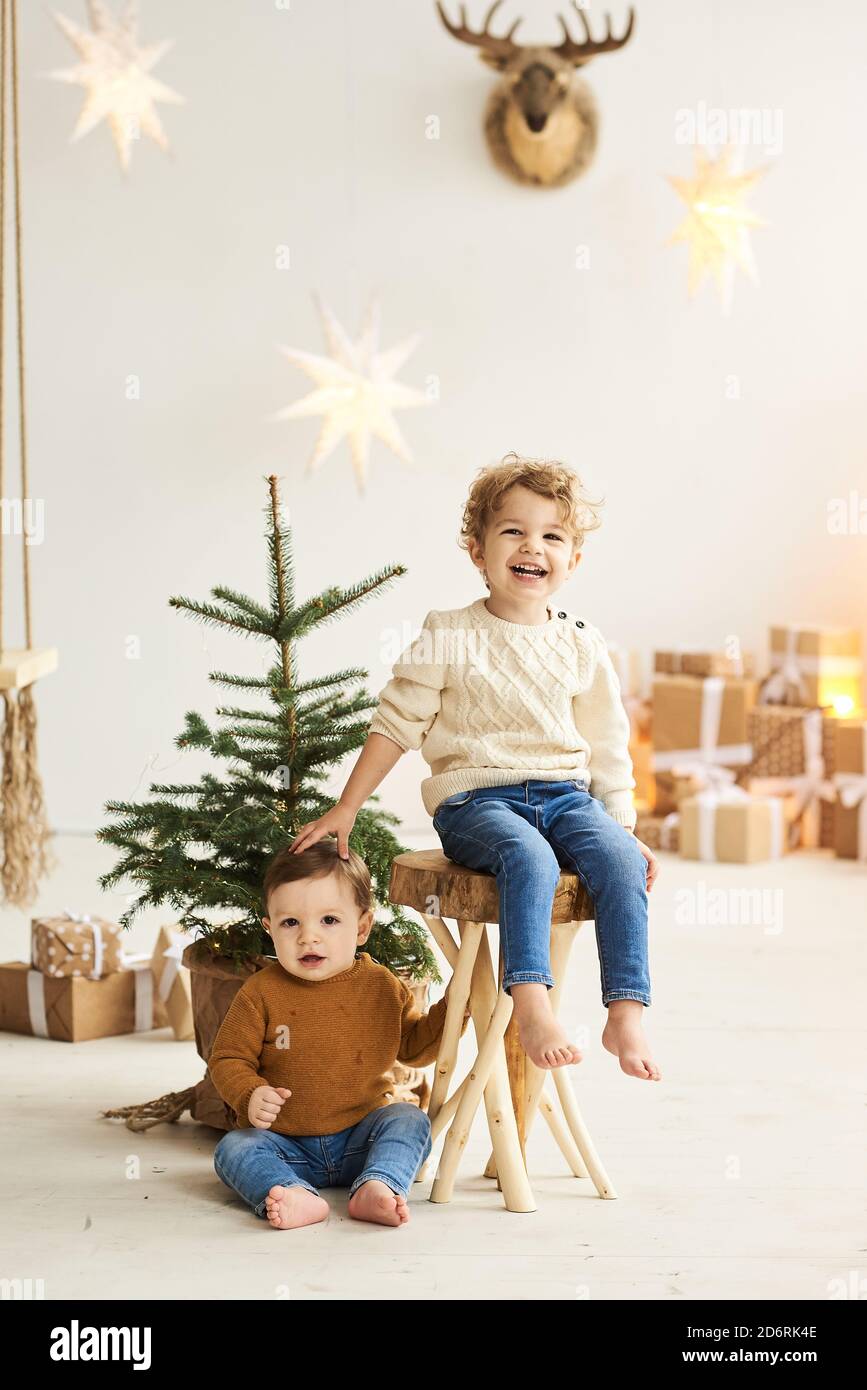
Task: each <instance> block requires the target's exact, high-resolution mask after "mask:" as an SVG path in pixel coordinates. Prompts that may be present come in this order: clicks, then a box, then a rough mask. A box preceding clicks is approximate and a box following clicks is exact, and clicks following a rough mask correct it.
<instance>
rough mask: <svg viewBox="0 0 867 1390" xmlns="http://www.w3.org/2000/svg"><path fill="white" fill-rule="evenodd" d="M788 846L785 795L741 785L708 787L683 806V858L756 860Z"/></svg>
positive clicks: (771, 856) (773, 856)
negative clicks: (762, 794)
mask: <svg viewBox="0 0 867 1390" xmlns="http://www.w3.org/2000/svg"><path fill="white" fill-rule="evenodd" d="M785 849H786V824H785V813H784V806H783V801H782V798H781V797H778V796H767V797H754V796H750V795H749V794H748V793H747V792H745V791H744V790H743V788H741V787H733V788H732V787H730V788H728V789H726V790H724V791H722V792H720V791H718V790H717V789H709V790H707V791H703V792H699V794H698V796H691V797H687V799H686V801H682V802H681V805H680V853H681V857H682V858H684V859H704V860H716V861H719V862H721V863H729V864H755V863H757V862H758V861H760V860H762V859H777V858H779V856H780V855H781V854H783V853H784V852H785Z"/></svg>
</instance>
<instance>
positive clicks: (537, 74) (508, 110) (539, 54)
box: [436, 0, 635, 188]
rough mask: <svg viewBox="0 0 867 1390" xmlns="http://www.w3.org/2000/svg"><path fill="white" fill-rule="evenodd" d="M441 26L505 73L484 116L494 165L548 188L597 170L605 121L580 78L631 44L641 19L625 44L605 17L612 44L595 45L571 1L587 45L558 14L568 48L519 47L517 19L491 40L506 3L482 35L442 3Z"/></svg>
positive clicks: (490, 12)
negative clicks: (593, 63)
mask: <svg viewBox="0 0 867 1390" xmlns="http://www.w3.org/2000/svg"><path fill="white" fill-rule="evenodd" d="M436 3H437V10H438V11H439V15H440V19H441V20H442V22H443V24H444V25H445V26H446V28H447V29H448V31H449V33H450V34H452V35H453V36H454V37H455V38H456V39H460V41H461V43H468V44H471V45H472V46H473V47H474V48H478V50H479V57H480V58H481V59H482V62H483V63H487V64H488V66H489V67H492V68H494V69H495V70H496V71H497V72H499V73H501V74H502V78H501V80H500V82H498V83H497V86H496V87H495V88H494V90H493V92H492V93H491V95H490V97H489V98H488V104H487V107H486V110H485V136H486V138H487V142H488V148H489V150H490V152H491V154H492V156H493V158H494V161H495V163H496V164H497V165H498V166H499V167H500V168H501V169H502V170H504V172H505V173H507V174H509V175H511V177H512V178H514V179H517V180H518V181H519V182H520V183H531V184H539V185H543V186H545V187H548V188H555V187H559V186H560V185H561V184H564V183H570V182H571V180H572V179H575V178H578V176H579V175H580V174H583V173H584V170H585V169H586V168H588V166H589V165H590V163H591V161H592V159H593V155H594V153H595V150H596V138H597V134H598V129H599V117H598V114H597V111H596V103H595V101H594V99H593V94H592V92H591V90H590V88H589V87H588V86H587V84H586V83H585V82H582V81H581V80H580V79H578V78H577V77H576V76H575V73H576V69H578V68H582V67H583V66H584V64H585V63H589V62H590V59H591V58H595V57H596V55H597V54H599V53H613V52H615V51H616V50H617V49H618V48H622V47H623V45H624V44H625V43H627V42H628V40H629V38H630V36H631V34H632V31H633V28H634V27H635V12H634V10H632V9H631V8H630V11H629V19H628V22H627V25H626V28H625V29H624V31H623V33H622V34H621V35H620V37H619V38H617V37H615V36H614V35H613V34H612V32H611V20H610V19H609V17H608V15H606V16H605V27H606V33H605V37H604V38H602V39H594V38H593V35H592V34H591V32H590V27H589V25H588V23H587V20H586V18H585V16H584V12H583V10H582V8H581V6H580V5H579V4H578V3H577V0H571V3H572V7H573V9H574V10H575V12H576V13H577V15H578V18H579V19H580V21H581V24H582V26H583V29H584V39H583V40H582V41H580V42H578V41H576V40H575V39H573V37H572V35H571V34H570V33H569V28H568V26H567V24H566V21H565V19H564V18H563V16H562V15H558V19H559V21H560V27H561V29H562V30H563V41H562V43H559V44H557V46H556V47H554V46H553V45H545V46H532V47H531V46H528V45H526V44H519V43H515V42H514V40H513V37H512V36H513V34H514V33H515V30H516V29H517V28H518V26H519V24H521V23H522V22H523V21H522V20H520V19H516V20H515V22H514V24H513V25H512V27H511V29H509V30H508V32H507V33H506V34H503V35H502V36H501V37H497V35H495V34H492V33H491V30H490V24H491V20H492V19H493V17H494V13H495V11H496V10H498V9H499V8H500V5H501V4H502V3H503V0H494V3H493V4H492V5H491V7H490V9H489V10H488V12H487V14H486V15H485V20H484V25H483V27H482V29H481V30H479V31H476V30H473V29H470V28H469V27H468V26H467V14H466V7H465V6H464V5H461V8H460V15H461V22H460V24H452V22H451V20H450V19H449V18H448V15H447V14H446V12H445V10H444V9H443V7H442V4H441V3H440V0H436Z"/></svg>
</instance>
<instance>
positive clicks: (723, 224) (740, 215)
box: [669, 149, 765, 313]
mask: <svg viewBox="0 0 867 1390" xmlns="http://www.w3.org/2000/svg"><path fill="white" fill-rule="evenodd" d="M731 159H732V151H731V150H730V149H725V150H723V151H722V153H721V154H720V156H719V158H718V159H716V160H713V159H710V158H709V156H708V155H707V154H706V153H705V152H703V151H702V150H696V152H695V173H694V175H693V177H692V178H691V179H677V178H670V179H669V183H670V184H671V186H672V187H673V188H674V190H675V192H676V193H677V194H678V196H679V197H680V198H682V199H683V201H684V202H685V203H686V205H687V208H688V209H689V212H688V214H687V216H686V217H685V218H684V220H683V222H681V224H680V226H679V227H678V228H677V230H676V231H675V232H674V235H673V236H672V237H671V238H670V240H671V242H678V241H684V242H686V244H687V246H688V248H689V271H688V275H689V278H688V287H689V294H690V298H691V297H692V296H693V295H694V294H695V293H696V291H697V290H698V289H699V287H700V286H701V284H702V283H703V281H704V278H705V276H706V275H708V274H710V275H712V276H713V278H714V280H715V281H716V284H717V288H718V290H719V293H720V299H721V301H722V305H723V309H724V310H725V312H726V313H728V311H729V309H730V308H731V301H732V291H733V286H734V274H735V270H736V269H738V268H740V269H741V270H743V271H745V273H746V274H747V275H749V277H750V278H751V279H752V280H757V279H758V277H757V274H756V267H755V262H754V260H753V252H752V246H751V244H750V236H749V229H750V227H760V226H763V225H764V223H763V221H762V219H761V218H759V217H757V216H756V215H755V213H752V212H750V211H749V210H748V209H747V208H745V207H744V205H743V198H744V196H745V195H746V193H747V192H748V191H749V190H750V189H751V188H752V186H753V184H754V183H756V182H757V180H758V179H760V178H761V176H762V174H763V173H764V172H765V171H764V169H754V170H753V172H752V173H750V174H742V173H736V172H734V171H733V170H732V169H731V168H730V164H731Z"/></svg>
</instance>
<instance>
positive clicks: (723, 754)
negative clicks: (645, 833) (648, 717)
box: [653, 676, 756, 815]
mask: <svg viewBox="0 0 867 1390" xmlns="http://www.w3.org/2000/svg"><path fill="white" fill-rule="evenodd" d="M755 698H756V683H755V681H753V680H749V679H739V678H738V677H723V676H656V678H655V679H654V682H653V767H654V773H655V776H656V810H657V812H658V813H659V814H663V815H664V814H667V813H670V812H672V811H676V810H677V808H678V803H679V800H680V799H681V798H682V796H683V795H684V794H688V793H692V792H695V791H697V790H699V789H700V788H702V787H704V786H706V785H707V783H708V781H709V780H710V774H712V773H713V770H714V769H715V768H720V767H723V768H738V767H743V766H745V765H746V764H747V763H749V761H750V757H751V752H752V750H751V748H750V744H749V740H748V738H747V714H748V713H749V711H750V709H751V708H752V706H753V705H754V703H755ZM673 779H674V780H673ZM677 779H687V780H686V782H685V783H684V782H682V781H678V780H677Z"/></svg>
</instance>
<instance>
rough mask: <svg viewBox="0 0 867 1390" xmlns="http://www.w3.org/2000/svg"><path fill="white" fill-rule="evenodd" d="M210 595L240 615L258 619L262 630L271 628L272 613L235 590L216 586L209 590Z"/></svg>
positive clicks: (272, 622)
mask: <svg viewBox="0 0 867 1390" xmlns="http://www.w3.org/2000/svg"><path fill="white" fill-rule="evenodd" d="M211 593H212V594H213V596H214V598H218V599H222V601H223V602H224V603H230V604H231V605H232V607H233V608H239V609H240V610H241V612H242V613H246V614H247V615H248V616H249V617H251V618H256V619H258V621H259V622H260V623H261V624H262V627H263V629H265V628H268V629H270V628H272V627H273V624H274V614H273V612H270V611H269V610H268V609H267V608H263V607H262V604H261V603H256V601H255V600H254V599H251V598H248V597H247V595H246V594H240V593H238V591H237V589H227V588H226V587H225V586H224V585H222V584H218V585H217V586H216V588H214V589H212V590H211Z"/></svg>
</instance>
